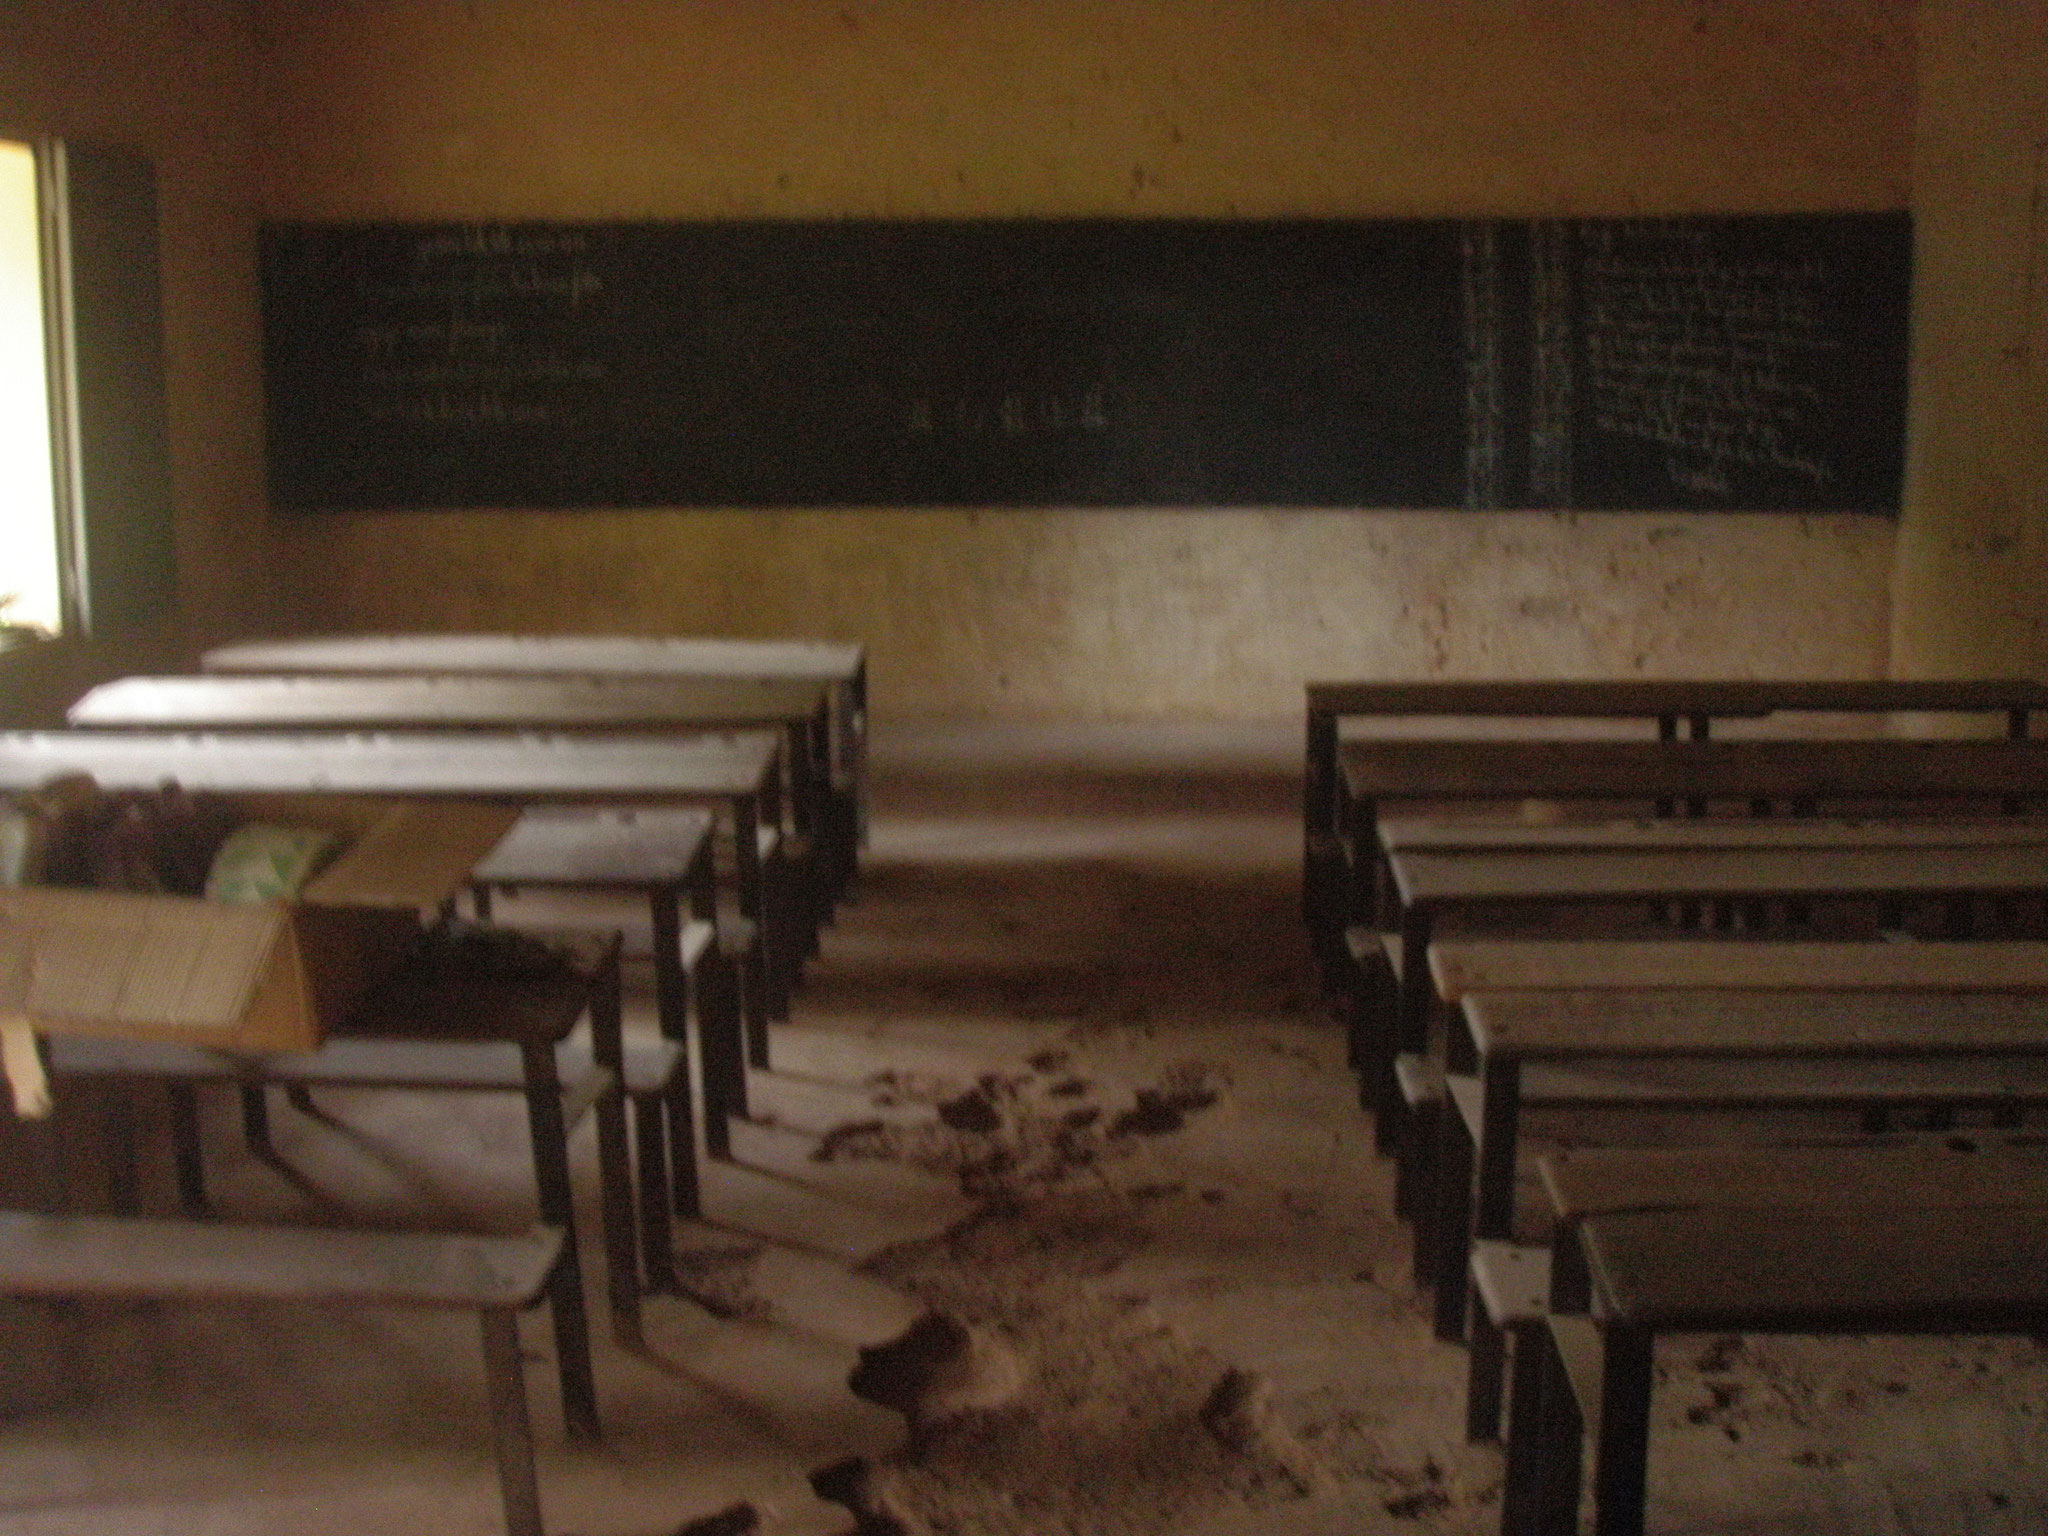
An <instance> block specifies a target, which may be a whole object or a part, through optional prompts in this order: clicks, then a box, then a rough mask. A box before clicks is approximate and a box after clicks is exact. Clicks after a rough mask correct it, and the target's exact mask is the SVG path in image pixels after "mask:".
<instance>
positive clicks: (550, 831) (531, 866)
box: [470, 810, 712, 886]
mask: <svg viewBox="0 0 2048 1536" xmlns="http://www.w3.org/2000/svg"><path fill="white" fill-rule="evenodd" d="M711 822H712V818H711V813H710V812H708V811H699V810H609V811H583V812H574V811H572V812H563V811H529V812H527V813H526V814H525V815H524V816H522V817H520V818H519V821H518V823H517V824H516V825H515V826H514V827H513V828H512V830H511V831H510V832H508V833H506V834H505V836H504V838H503V839H502V840H501V841H500V842H499V843H498V846H497V847H495V848H493V849H492V850H491V852H490V854H489V855H488V856H487V857H486V858H485V859H484V860H483V861H482V862H481V863H479V864H478V865H477V866H476V867H475V869H473V870H472V871H471V872H470V874H471V878H472V879H474V880H478V881H482V882H486V883H503V884H505V885H660V886H669V885H676V884H678V883H679V882H681V881H682V880H684V879H685V878H687V877H688V876H689V875H690V873H691V872H692V871H693V870H694V869H695V868H696V866H697V863H698V861H699V860H700V859H701V858H703V856H704V852H705V847H706V844H707V843H708V842H709V841H710V838H711Z"/></svg>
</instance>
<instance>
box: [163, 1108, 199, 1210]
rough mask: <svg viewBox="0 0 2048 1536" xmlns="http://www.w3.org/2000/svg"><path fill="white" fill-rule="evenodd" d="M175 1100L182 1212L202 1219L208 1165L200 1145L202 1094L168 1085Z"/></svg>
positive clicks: (174, 1127)
mask: <svg viewBox="0 0 2048 1536" xmlns="http://www.w3.org/2000/svg"><path fill="white" fill-rule="evenodd" d="M167 1091H168V1093H169V1094H170V1100H171V1155H172V1158H173V1159H174V1160H175V1162H176V1165H177V1171H178V1209H179V1210H181V1211H183V1212H184V1213H185V1214H186V1215H187V1216H192V1217H200V1216H204V1215H206V1214H207V1209H206V1161H205V1157H204V1155H203V1153H202V1152H201V1150H200V1142H199V1090H198V1089H197V1088H196V1087H194V1086H193V1085H192V1084H191V1083H182V1082H172V1083H171V1084H169V1085H168V1088H167Z"/></svg>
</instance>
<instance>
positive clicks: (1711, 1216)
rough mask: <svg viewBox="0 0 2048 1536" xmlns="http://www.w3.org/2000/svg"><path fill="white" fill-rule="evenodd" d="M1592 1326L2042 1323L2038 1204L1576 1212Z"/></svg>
mask: <svg viewBox="0 0 2048 1536" xmlns="http://www.w3.org/2000/svg"><path fill="white" fill-rule="evenodd" d="M1578 1236H1579V1243H1580V1246H1581V1248H1582V1250H1583V1252H1584V1254H1585V1256H1586V1262H1587V1269H1588V1271H1589V1273H1590V1274H1591V1277H1592V1281H1593V1289H1594V1312H1595V1315H1596V1316H1598V1317H1599V1318H1600V1319H1601V1321H1602V1322H1603V1324H1605V1325H1606V1326H1608V1327H1612V1326H1614V1325H1615V1324H1617V1323H1626V1324H1630V1325H1633V1326H1636V1327H1641V1328H1647V1329H1653V1330H1657V1331H1685V1330H1695V1329H1716V1330H1719V1329H1727V1330H1730V1331H1739V1330H1742V1329H1755V1330H1758V1331H1773V1330H1775V1331H1793V1332H1848V1333H1901V1332H1923V1331H1935V1332H1943V1333H1970V1332H2010V1331H2032V1330H2034V1329H2037V1328H2041V1327H2048V1208H2043V1207H2040V1206H2010V1205H1994V1206H1941V1207H1925V1206H1921V1207H1914V1206H1897V1207H1892V1208H1890V1209H1888V1210H1886V1211H1885V1213H1884V1218H1883V1220H1881V1221H1878V1220H1873V1219H1872V1217H1871V1212H1870V1211H1869V1210H1868V1209H1867V1208H1863V1207H1856V1206H1843V1205H1835V1204H1824V1205H1808V1206H1781V1207H1771V1208H1767V1209H1762V1210H1756V1209H1740V1208H1725V1207H1694V1208H1688V1209H1683V1210H1675V1211H1625V1212H1617V1213H1613V1214H1608V1215H1596V1216H1588V1217H1586V1218H1585V1219H1584V1220H1583V1221H1582V1222H1581V1223H1580V1224H1579V1227H1578Z"/></svg>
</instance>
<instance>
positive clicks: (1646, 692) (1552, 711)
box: [1302, 679, 2048, 959]
mask: <svg viewBox="0 0 2048 1536" xmlns="http://www.w3.org/2000/svg"><path fill="white" fill-rule="evenodd" d="M2043 708H2048V687H2044V685H2042V684H2040V683H2035V682H2031V681H2026V680H2021V679H1989V680H1963V681H1890V680H1843V681H1819V680H1812V681H1801V680H1777V681H1772V680H1741V679H1726V680H1720V681H1707V680H1652V679H1634V680H1620V679H1615V680H1604V681H1603V680H1549V681H1527V682H1512V681H1472V682H1399V683H1367V682H1317V683H1310V684H1309V685H1308V686H1307V753H1306V762H1305V772H1304V782H1303V792H1302V830H1303V863H1302V871H1303V883H1302V901H1303V908H1304V916H1305V917H1306V919H1307V921H1308V924H1309V929H1310V932H1311V935H1312V936H1313V937H1314V938H1315V940H1316V943H1317V946H1318V954H1319V955H1325V956H1328V957H1330V958H1331V959H1335V958H1336V952H1337V945H1338V940H1339V938H1340V936H1341V932H1342V928H1343V924H1344V916H1343V913H1344V909H1345V905H1346V901H1345V895H1344V889H1343V887H1344V881H1343V878H1342V867H1343V866H1342V853H1341V847H1342V845H1341V842H1340V838H1341V833H1342V826H1341V820H1340V815H1339V810H1340V805H1341V801H1342V785H1341V782H1340V777H1339V773H1338V749H1339V722H1340V721H1342V720H1345V719H1358V718H1366V717H1372V718H1377V719H1381V720H1392V719H1402V718H1409V719H1414V718H1433V719H1436V720H1444V719H1465V720H1474V721H1481V722H1485V721H1502V720H1506V719H1520V720H1531V721H1551V722H1563V721H1567V720H1581V721H1592V720H1623V721H1626V720H1639V721H1644V722H1646V723H1647V722H1652V721H1654V722H1655V725H1656V729H1657V733H1658V736H1659V738H1660V739H1661V740H1663V741H1675V740H1677V738H1678V733H1679V726H1680V723H1681V722H1684V723H1685V724H1686V725H1687V727H1688V728H1689V731H1690V734H1691V736H1692V738H1693V739H1694V740H1699V741H1704V740H1706V739H1707V737H1708V734H1709V732H1710V730H1711V728H1712V725H1713V722H1715V721H1717V720H1731V719H1760V718H1763V717H1765V716H1769V715H1774V714H1779V713H1836V714H1861V715H1890V714H1904V713H1914V712H1931V713H1940V714H1978V713H1983V714H1994V715H2003V716H2004V717H2005V722H2006V730H2007V733H2008V734H2009V735H2010V736H2013V737H2024V736H2025V735H2026V734H2027V727H2028V722H2029V717H2030V715H2031V714H2032V713H2034V712H2036V711H2039V710H2041V709H2043ZM1436 745H1440V746H1449V747H1453V748H1455V747H1457V746H1458V745H1461V744H1460V743H1436ZM1510 798H1520V795H1519V794H1518V793H1516V792H1513V791H1511V792H1510ZM1653 798H1659V799H1663V800H1665V801H1667V803H1668V801H1669V800H1670V799H1671V798H1672V797H1653Z"/></svg>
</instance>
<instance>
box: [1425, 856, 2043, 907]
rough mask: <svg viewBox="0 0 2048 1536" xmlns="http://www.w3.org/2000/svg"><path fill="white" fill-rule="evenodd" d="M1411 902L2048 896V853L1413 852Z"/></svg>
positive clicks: (1427, 903)
mask: <svg viewBox="0 0 2048 1536" xmlns="http://www.w3.org/2000/svg"><path fill="white" fill-rule="evenodd" d="M1389 864H1390V866H1391V868H1392V870H1393V874H1394V881H1395V884H1396V887H1397V888H1398V889H1399V891H1400V894H1401V900H1402V901H1403V903H1418V904H1423V905H1437V904H1442V903H1446V902H1468V903H1469V902H1502V901H1544V902H1552V901H1589V900H1590V901H1598V900H1623V899H1631V900H1632V899H1637V898H1664V897H1686V896H1701V897H1710V896H1729V897H1747V896H1754V897H1768V896H1915V895H1920V896H1932V895H1967V894H1971V893H1983V894H2002V893H2012V892H2027V891H2041V890H2048V847H2038V848H1897V849H1892V848H1800V849H1770V848H1692V849H1680V850H1673V851H1668V852H1666V851H1644V852H1631V851H1628V850H1625V849H1611V850H1610V849H1602V850H1598V851H1592V852H1581V851H1579V850H1576V849H1561V850H1558V851H1555V852H1552V851H1547V850H1546V851H1541V852H1519V851H1510V852H1500V851H1496V850H1493V849H1478V850H1473V851H1470V852H1407V851H1402V852H1399V853H1396V854H1394V855H1392V856H1391V858H1390V859H1389Z"/></svg>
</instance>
